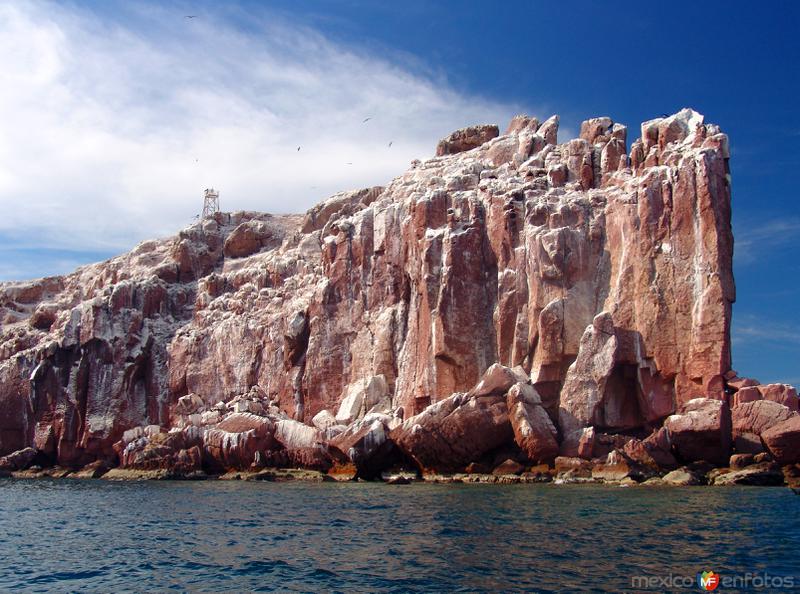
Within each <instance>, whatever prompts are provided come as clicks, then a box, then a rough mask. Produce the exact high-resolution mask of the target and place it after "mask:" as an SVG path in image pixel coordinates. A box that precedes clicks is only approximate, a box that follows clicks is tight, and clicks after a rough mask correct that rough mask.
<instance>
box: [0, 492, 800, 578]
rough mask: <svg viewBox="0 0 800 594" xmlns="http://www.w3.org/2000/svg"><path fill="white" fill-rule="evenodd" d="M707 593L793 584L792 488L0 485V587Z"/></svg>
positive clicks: (797, 519) (799, 523) (798, 523)
mask: <svg viewBox="0 0 800 594" xmlns="http://www.w3.org/2000/svg"><path fill="white" fill-rule="evenodd" d="M704 576H705V577H704ZM715 576H716V577H715ZM714 580H717V581H718V585H715V582H714ZM726 584H727V587H726ZM712 586H713V588H715V589H717V591H718V592H734V591H763V592H784V591H793V590H796V591H798V592H800V496H797V495H795V494H794V493H793V492H792V491H791V490H790V489H788V488H758V487H695V488H692V487H684V488H656V487H653V488H650V487H630V488H621V487H613V486H607V485H554V484H520V485H486V484H427V483H419V484H417V483H415V484H411V485H388V484H384V483H310V482H290V483H269V482H243V481H201V482H180V481H174V482H172V481H153V482H111V481H104V480H79V479H74V480H70V479H60V480H50V479H36V480H16V479H3V480H0V591H2V592H15V591H23V592H103V593H106V592H172V591H175V592H251V591H252V592H343V593H351V592H648V591H652V592H673V591H675V592H691V591H708V589H709V588H710V587H712Z"/></svg>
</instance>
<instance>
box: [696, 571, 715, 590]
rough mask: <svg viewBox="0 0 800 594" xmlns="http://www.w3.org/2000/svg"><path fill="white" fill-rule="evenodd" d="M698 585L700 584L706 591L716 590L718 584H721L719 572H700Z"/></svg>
mask: <svg viewBox="0 0 800 594" xmlns="http://www.w3.org/2000/svg"><path fill="white" fill-rule="evenodd" d="M697 585H698V586H700V589H701V590H705V591H706V592H711V590H716V589H717V586H719V574H718V573H714V572H713V571H704V572H703V573H698V574H697Z"/></svg>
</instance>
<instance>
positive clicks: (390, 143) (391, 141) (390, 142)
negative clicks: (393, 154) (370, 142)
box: [389, 140, 394, 148]
mask: <svg viewBox="0 0 800 594" xmlns="http://www.w3.org/2000/svg"><path fill="white" fill-rule="evenodd" d="M393 142H394V140H390V141H389V147H390V148H391V146H392V143H393Z"/></svg>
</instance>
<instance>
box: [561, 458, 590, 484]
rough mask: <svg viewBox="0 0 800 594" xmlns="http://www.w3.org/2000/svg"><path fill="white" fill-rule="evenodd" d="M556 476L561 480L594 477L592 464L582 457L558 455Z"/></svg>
mask: <svg viewBox="0 0 800 594" xmlns="http://www.w3.org/2000/svg"><path fill="white" fill-rule="evenodd" d="M554 465H555V473H556V478H558V479H561V480H570V479H587V478H591V477H592V464H591V462H589V461H588V460H584V459H582V458H575V457H568V456H558V457H557V458H556V459H555V463H554Z"/></svg>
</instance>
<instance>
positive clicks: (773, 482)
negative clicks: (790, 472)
mask: <svg viewBox="0 0 800 594" xmlns="http://www.w3.org/2000/svg"><path fill="white" fill-rule="evenodd" d="M711 484H712V485H717V486H726V485H754V486H760V487H779V486H781V485H783V484H784V477H783V472H781V469H780V467H778V466H775V465H774V464H769V463H767V464H758V465H754V466H748V467H747V468H742V469H738V470H733V471H732V472H726V473H724V474H719V475H717V476H716V477H715V478H714V480H713V481H711Z"/></svg>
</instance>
